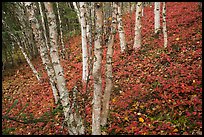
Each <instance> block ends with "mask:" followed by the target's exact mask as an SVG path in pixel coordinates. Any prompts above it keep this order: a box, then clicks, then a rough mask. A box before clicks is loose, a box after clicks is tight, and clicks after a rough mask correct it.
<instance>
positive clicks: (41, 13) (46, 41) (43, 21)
mask: <svg viewBox="0 0 204 137" xmlns="http://www.w3.org/2000/svg"><path fill="white" fill-rule="evenodd" d="M38 5H39V9H40V16H41V22H42V30H43V35H44V39H45V45H46V47H47V50H48V51H49V50H50V47H49V44H48V39H47V34H46V28H45V20H44V18H43V16H44V15H43V11H42V7H41V4H40V2H38Z"/></svg>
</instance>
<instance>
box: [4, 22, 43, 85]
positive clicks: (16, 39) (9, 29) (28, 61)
mask: <svg viewBox="0 0 204 137" xmlns="http://www.w3.org/2000/svg"><path fill="white" fill-rule="evenodd" d="M2 22H3V25H5V27H6V28H7V29H8V33H9V34H10V36H11V37H12V38H13V39H14V40H15V41H16V43H17V45H18V46H19V48H20V49H21V52H22V53H23V56H24V57H25V59H26V61H27V63H28V65H29V66H30V68H31V70H32V71H33V73H34V75H35V76H36V78H37V80H38V81H40V75H39V73H38V72H37V70H36V69H35V68H34V66H33V64H32V63H31V61H30V59H29V57H28V55H27V54H26V52H25V50H24V48H23V47H22V46H21V42H20V40H19V38H18V37H16V36H15V35H14V34H13V33H11V32H12V31H11V28H10V27H9V26H8V25H7V24H6V22H5V21H4V20H2Z"/></svg>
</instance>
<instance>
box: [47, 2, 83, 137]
mask: <svg viewBox="0 0 204 137" xmlns="http://www.w3.org/2000/svg"><path fill="white" fill-rule="evenodd" d="M44 4H45V9H46V15H47V19H48V22H49V32H50V46H51V48H50V56H51V60H52V64H53V67H54V71H55V75H56V79H57V85H58V90H59V93H60V99H61V103H62V106H63V110H64V115H65V121H66V122H67V125H68V131H69V134H70V135H78V134H84V126H83V123H82V119H81V116H80V115H78V114H76V112H73V109H71V106H70V105H71V102H70V98H69V92H68V90H67V87H66V82H65V79H64V72H63V68H62V67H61V65H60V59H59V54H58V45H57V26H56V20H55V16H54V11H53V7H52V3H50V2H44Z"/></svg>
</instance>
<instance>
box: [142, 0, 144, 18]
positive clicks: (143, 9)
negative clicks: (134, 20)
mask: <svg viewBox="0 0 204 137" xmlns="http://www.w3.org/2000/svg"><path fill="white" fill-rule="evenodd" d="M143 16H144V3H143V2H142V17H143Z"/></svg>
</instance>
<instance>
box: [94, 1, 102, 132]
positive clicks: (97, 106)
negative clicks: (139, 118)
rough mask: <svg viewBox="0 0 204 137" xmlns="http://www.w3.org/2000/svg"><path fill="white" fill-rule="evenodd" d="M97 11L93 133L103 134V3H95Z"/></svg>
mask: <svg viewBox="0 0 204 137" xmlns="http://www.w3.org/2000/svg"><path fill="white" fill-rule="evenodd" d="M95 11H96V32H95V34H96V35H95V42H94V45H95V46H94V55H95V58H94V64H93V81H94V96H93V112H92V135H101V129H100V125H101V124H100V123H101V122H100V121H101V94H102V93H101V92H102V79H101V60H102V46H101V35H102V34H101V33H102V23H103V20H102V3H96V4H95Z"/></svg>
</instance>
